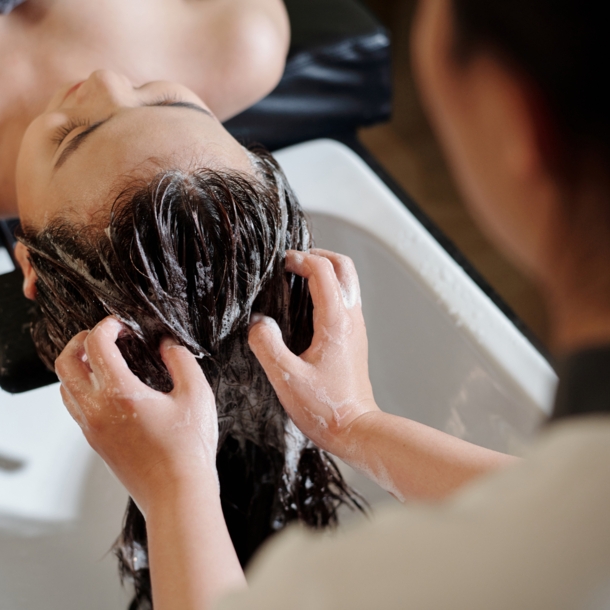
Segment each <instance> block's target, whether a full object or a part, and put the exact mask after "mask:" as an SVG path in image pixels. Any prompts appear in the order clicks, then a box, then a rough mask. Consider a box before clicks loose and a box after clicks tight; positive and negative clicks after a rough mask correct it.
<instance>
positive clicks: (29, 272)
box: [15, 242, 38, 301]
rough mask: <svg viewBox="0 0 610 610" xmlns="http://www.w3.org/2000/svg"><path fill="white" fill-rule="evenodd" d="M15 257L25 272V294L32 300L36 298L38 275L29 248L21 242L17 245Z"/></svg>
mask: <svg viewBox="0 0 610 610" xmlns="http://www.w3.org/2000/svg"><path fill="white" fill-rule="evenodd" d="M15 258H16V259H17V262H18V263H19V266H20V267H21V271H22V272H23V294H24V295H25V296H26V297H27V298H28V299H30V300H32V301H33V300H34V299H35V298H36V281H37V280H38V276H37V275H36V271H34V268H33V267H32V263H30V256H29V253H28V249H27V248H26V247H25V246H24V245H23V244H22V243H20V242H17V244H16V245H15Z"/></svg>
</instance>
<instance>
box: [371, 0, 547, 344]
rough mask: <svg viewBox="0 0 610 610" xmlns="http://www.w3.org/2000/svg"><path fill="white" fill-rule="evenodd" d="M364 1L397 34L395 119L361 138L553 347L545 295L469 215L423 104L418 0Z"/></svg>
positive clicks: (394, 44)
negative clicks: (412, 39)
mask: <svg viewBox="0 0 610 610" xmlns="http://www.w3.org/2000/svg"><path fill="white" fill-rule="evenodd" d="M364 2H365V4H367V5H368V7H369V9H370V10H371V11H372V12H373V13H374V14H375V15H376V17H377V18H378V19H380V20H381V22H382V23H383V24H384V25H385V26H386V27H387V28H388V30H389V32H390V34H391V37H392V48H393V80H394V108H393V114H392V119H391V121H390V122H388V123H385V124H382V125H376V126H374V127H369V128H365V129H362V130H360V132H359V136H360V139H361V140H362V142H363V143H364V144H365V145H366V146H367V148H369V150H370V151H371V152H372V153H373V155H374V156H375V157H376V158H377V159H378V161H379V162H380V163H381V164H382V165H383V166H384V168H385V169H386V171H387V172H388V173H389V174H390V175H391V176H392V177H393V178H394V180H396V181H397V182H398V183H399V184H400V185H401V186H402V187H403V188H404V189H405V190H406V191H407V192H408V193H409V194H410V195H411V196H412V197H413V198H414V199H415V201H417V203H418V204H419V205H420V206H421V207H422V209H423V210H424V211H425V212H426V213H427V214H428V215H429V216H430V217H431V218H432V220H434V222H436V224H437V225H438V226H439V227H440V229H441V230H442V231H443V232H444V233H445V234H446V235H447V236H448V237H449V238H450V239H451V240H452V241H453V242H454V243H455V244H456V245H457V247H458V248H459V249H460V250H461V251H462V253H463V254H464V255H465V256H466V258H467V259H469V260H470V262H471V263H472V264H473V265H474V267H475V268H476V269H477V270H478V271H479V272H480V273H481V274H482V275H483V277H484V278H485V279H486V280H487V281H488V282H489V283H490V284H491V285H492V286H493V288H494V289H495V290H496V291H497V292H498V293H499V294H500V296H502V297H503V298H504V300H505V301H506V302H507V303H508V304H509V305H510V306H511V307H512V308H513V309H514V311H515V312H516V313H517V315H518V316H519V317H520V318H521V319H522V320H523V321H524V322H525V323H526V325H527V326H529V328H530V329H531V330H532V331H533V333H534V334H535V335H536V336H537V337H538V338H539V340H540V341H541V342H542V344H543V345H547V346H548V320H547V315H546V312H545V308H544V305H543V303H542V299H541V297H540V295H539V294H538V293H537V291H536V290H535V289H534V287H533V285H532V283H531V282H530V281H529V280H528V279H527V278H526V277H524V276H523V274H522V273H520V272H519V271H518V270H517V269H516V268H515V267H514V266H513V265H512V264H511V263H510V262H508V261H507V260H506V259H505V258H504V256H503V255H502V254H501V253H499V252H498V251H497V250H496V248H495V247H494V246H493V245H491V243H490V242H489V241H488V240H487V238H485V237H484V236H483V235H482V234H481V232H480V231H479V229H478V228H477V227H476V226H475V224H474V223H473V222H472V220H471V219H470V216H469V215H468V212H467V211H466V209H465V207H464V204H463V202H462V200H461V198H460V196H459V194H458V192H457V190H456V188H455V185H454V183H453V181H452V179H451V176H450V175H449V172H448V171H447V167H446V165H445V163H444V161H443V158H442V155H441V152H440V150H439V147H438V145H437V143H436V140H435V138H434V136H433V134H432V131H431V129H430V126H429V124H428V122H427V120H426V117H425V115H424V112H423V110H422V107H421V104H420V103H419V98H418V95H417V92H416V90H415V85H414V82H413V74H412V70H411V58H410V49H409V33H410V28H411V23H412V19H413V14H414V9H415V0H364Z"/></svg>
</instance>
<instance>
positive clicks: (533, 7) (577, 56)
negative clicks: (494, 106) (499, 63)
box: [451, 0, 610, 172]
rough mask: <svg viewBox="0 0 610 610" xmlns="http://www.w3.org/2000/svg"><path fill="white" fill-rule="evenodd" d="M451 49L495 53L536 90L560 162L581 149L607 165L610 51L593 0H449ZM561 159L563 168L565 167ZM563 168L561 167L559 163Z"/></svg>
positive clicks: (569, 162) (573, 160)
mask: <svg viewBox="0 0 610 610" xmlns="http://www.w3.org/2000/svg"><path fill="white" fill-rule="evenodd" d="M451 4H452V10H453V15H454V24H455V27H454V30H455V36H454V38H455V51H456V56H457V57H458V58H461V59H463V60H464V59H468V58H469V57H471V56H473V55H474V54H476V53H477V52H478V51H481V50H487V51H490V50H491V51H492V52H495V53H497V54H498V55H500V56H501V57H502V58H504V59H506V60H507V61H509V62H510V63H512V64H513V65H514V66H515V67H516V68H517V69H518V70H520V71H521V72H522V73H524V74H526V75H527V76H528V77H529V78H530V80H531V82H532V84H534V85H535V86H536V87H537V88H538V89H539V91H540V93H541V97H542V98H543V101H544V104H545V110H546V111H548V113H549V114H551V115H552V121H553V122H554V123H555V125H556V127H557V128H558V131H559V135H560V137H561V140H562V141H561V142H560V145H561V146H562V148H563V151H564V154H565V155H567V157H568V158H567V159H566V163H565V165H564V168H565V169H568V168H569V166H572V167H574V166H577V165H579V161H580V160H583V154H584V155H585V156H586V157H589V156H590V154H591V153H593V154H594V155H595V157H596V158H597V159H598V160H599V159H601V160H602V162H603V164H604V166H605V171H606V172H607V171H608V169H610V117H609V113H608V108H610V93H608V91H609V89H608V87H607V85H606V82H605V78H604V75H605V74H606V72H607V62H608V58H609V56H610V42H609V39H608V33H607V19H606V16H605V15H606V5H605V3H604V2H600V1H599V0H451ZM566 166H567V167H566ZM564 168H562V169H564Z"/></svg>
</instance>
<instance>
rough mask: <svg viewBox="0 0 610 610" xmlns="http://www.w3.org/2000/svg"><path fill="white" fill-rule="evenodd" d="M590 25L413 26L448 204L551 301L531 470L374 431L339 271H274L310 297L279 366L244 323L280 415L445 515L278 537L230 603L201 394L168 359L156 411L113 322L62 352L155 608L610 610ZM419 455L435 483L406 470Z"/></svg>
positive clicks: (328, 258) (479, 21) (546, 19)
mask: <svg viewBox="0 0 610 610" xmlns="http://www.w3.org/2000/svg"><path fill="white" fill-rule="evenodd" d="M602 7H603V3H600V2H598V1H597V0H595V1H593V0H553V1H551V0H421V1H420V3H419V9H418V15H417V18H416V23H415V30H414V35H413V52H414V59H415V67H416V71H417V74H418V78H419V84H420V87H421V91H422V94H423V97H424V100H425V103H426V106H427V108H428V111H429V113H430V116H431V118H432V121H433V123H434V125H435V127H436V129H437V132H438V135H439V138H440V140H441V142H442V143H443V144H444V147H445V151H446V154H447V157H448V159H449V162H450V164H451V166H452V168H453V172H454V174H455V177H456V179H457V181H458V183H459V185H460V187H461V189H462V192H463V194H464V197H465V198H466V200H467V201H468V203H469V205H470V208H471V210H472V213H473V215H474V216H475V217H476V219H478V221H479V222H480V224H481V225H482V226H483V228H484V229H485V230H486V231H487V233H488V234H489V235H490V236H491V237H492V238H493V239H494V240H495V241H496V242H497V244H498V245H499V246H500V247H501V248H503V250H504V251H505V252H506V254H507V255H508V256H510V257H511V258H513V259H514V260H515V261H516V262H517V263H518V264H519V265H520V266H521V267H522V268H523V269H524V270H525V271H526V272H527V273H528V274H530V275H531V277H532V278H534V280H535V281H536V282H537V283H538V285H539V287H540V289H541V291H542V292H543V293H544V295H545V296H546V298H547V302H548V307H549V312H550V315H551V318H552V326H553V341H554V348H555V350H556V353H557V356H558V358H559V361H560V363H561V371H560V372H561V375H560V377H561V380H560V385H559V390H558V395H557V399H556V406H555V411H554V415H553V417H552V421H551V422H550V423H549V424H548V425H546V426H545V427H544V428H543V430H542V431H541V434H540V437H539V440H538V441H537V443H535V444H534V446H532V447H531V450H530V452H529V455H528V456H527V457H526V459H525V460H523V461H521V462H519V463H512V464H509V463H508V459H505V458H502V459H501V458H499V457H498V458H497V461H496V462H495V463H494V459H495V458H493V456H491V457H489V459H488V460H487V461H486V462H485V460H483V461H484V462H485V465H484V467H482V468H480V465H481V461H480V459H479V458H476V459H473V460H470V456H469V454H468V452H464V451H462V449H460V447H461V446H459V445H455V444H453V442H452V441H451V440H450V437H437V436H435V437H434V438H433V440H432V442H428V441H427V440H426V439H427V437H426V435H427V434H428V433H427V431H426V430H424V429H421V428H418V426H417V425H416V424H414V423H413V422H409V421H408V420H403V419H400V418H397V417H394V416H390V415H387V414H384V413H382V412H381V411H380V410H379V409H378V407H377V405H376V404H375V400H374V397H373V393H372V390H371V386H370V383H369V380H368V367H367V341H366V332H365V328H364V322H363V319H362V313H361V310H360V300H359V292H358V283H357V278H356V275H355V272H354V270H353V266H352V264H351V262H350V261H349V260H347V259H345V258H343V257H340V256H338V255H335V254H332V253H328V252H323V251H312V252H309V253H295V252H290V253H289V254H288V256H287V260H286V267H287V270H288V271H290V272H292V273H296V274H298V275H302V276H304V277H306V278H307V279H308V280H309V285H310V288H311V292H312V298H313V300H314V307H315V311H314V327H315V329H314V330H315V334H314V339H313V343H312V346H311V347H310V348H309V349H308V350H307V351H306V352H305V353H304V354H301V355H300V356H297V355H295V354H292V353H291V352H289V351H288V349H287V348H286V347H285V346H284V344H283V341H282V337H281V334H280V333H279V331H278V328H277V326H276V325H275V323H274V321H273V320H271V319H268V318H265V317H263V316H256V315H255V316H253V318H252V326H251V330H250V345H251V347H252V349H253V351H254V353H255V354H256V356H257V357H258V358H259V360H260V362H261V363H262V365H263V366H264V368H265V370H266V372H267V374H268V376H269V378H270V380H271V381H272V383H273V385H274V387H275V389H276V391H277V393H278V395H279V397H280V400H281V401H282V404H283V405H284V407H285V409H286V410H287V411H288V413H289V414H290V416H291V418H292V419H293V420H294V422H295V423H296V424H297V426H299V428H301V430H302V431H303V432H304V433H305V434H307V435H308V436H309V437H310V438H311V439H312V440H313V441H314V442H315V443H317V444H318V445H319V446H320V447H322V448H324V449H326V450H327V451H329V452H331V453H334V454H335V455H337V456H339V457H341V458H343V459H345V460H346V461H348V462H350V463H352V464H353V465H354V466H356V467H357V468H359V469H360V470H362V471H363V472H366V473H369V474H371V475H372V476H373V478H376V479H377V480H381V479H383V478H384V477H385V480H386V482H387V487H388V488H390V489H392V490H393V491H394V493H395V495H397V496H402V497H405V498H408V497H410V496H411V497H412V496H417V495H418V489H419V488H420V486H421V485H422V484H423V479H426V480H429V479H430V478H431V477H432V478H435V477H437V478H438V480H439V481H441V482H442V481H447V480H450V481H453V485H452V487H451V486H449V487H451V488H448V487H442V485H441V487H442V488H439V489H437V492H438V493H436V494H434V493H432V494H430V495H431V496H433V497H434V496H435V495H436V497H438V498H440V497H445V499H444V500H443V501H442V502H437V503H435V504H427V505H424V504H420V505H413V504H412V505H408V506H406V507H399V508H393V509H387V510H381V511H379V512H378V513H377V514H376V515H375V517H374V518H373V519H372V520H371V521H370V522H367V523H365V524H364V525H359V526H357V527H354V528H353V529H352V530H350V531H347V532H343V533H339V534H337V535H336V536H333V537H327V536H324V537H322V536H319V535H316V534H313V533H310V532H306V531H302V530H299V529H292V530H289V531H288V533H286V534H282V535H279V536H277V538H276V539H275V540H273V541H272V542H271V543H270V544H269V545H268V546H267V547H266V548H265V549H264V550H263V552H262V553H261V554H260V555H259V557H258V558H257V559H256V560H255V562H254V565H253V567H252V569H251V571H250V573H249V579H248V585H249V588H246V585H245V580H244V576H243V573H242V571H241V568H240V567H239V563H238V562H237V559H236V558H235V553H234V551H233V549H232V546H231V543H230V540H229V537H228V535H227V532H226V526H225V525H224V521H223V518H222V511H221V509H220V503H219V501H218V486H217V481H216V475H215V465H214V455H215V451H214V449H215V445H214V443H215V439H216V435H217V429H216V419H215V417H216V416H215V409H214V402H213V396H212V395H211V392H210V389H209V386H208V385H207V383H206V381H205V379H203V376H202V374H201V372H200V369H199V367H198V366H197V364H196V362H195V360H194V359H193V357H192V356H191V355H190V354H189V353H188V352H187V351H186V350H185V349H184V348H181V347H178V346H175V345H173V344H172V343H171V342H167V341H166V342H165V343H164V344H163V345H162V348H161V349H162V354H163V357H164V359H165V361H166V363H167V365H168V368H169V370H170V372H171V374H172V376H173V378H174V382H175V388H174V390H173V392H171V393H170V394H158V393H156V392H153V391H152V390H149V389H148V388H146V387H145V386H143V385H142V384H141V383H140V382H139V381H138V380H137V379H136V378H135V377H134V376H133V375H132V374H131V373H130V371H129V369H128V368H127V366H126V365H125V363H124V361H123V360H122V358H121V356H120V353H119V352H118V349H117V348H116V346H115V344H114V341H115V340H116V337H117V335H118V333H119V332H120V325H119V323H118V322H116V321H115V320H112V319H110V320H108V319H107V320H106V321H104V322H102V323H100V325H98V327H96V329H94V330H93V331H92V332H91V333H89V334H87V333H81V334H80V335H77V337H75V339H74V340H73V341H72V342H71V343H70V344H69V345H68V347H67V348H66V350H65V351H64V353H63V354H62V356H61V357H60V358H59V359H58V361H57V370H58V372H59V374H60V377H61V379H62V393H63V396H64V400H65V402H66V404H67V406H68V408H69V410H70V412H71V413H72V414H73V416H74V417H75V418H76V419H77V421H79V423H80V424H81V426H82V427H83V430H84V432H85V435H86V436H87V438H88V440H89V442H90V443H91V444H92V445H93V447H94V448H95V449H96V450H97V451H98V452H99V453H100V454H101V455H102V456H103V457H104V459H105V460H106V461H107V462H108V463H109V464H110V466H111V467H112V468H113V469H114V470H115V472H116V473H117V475H118V476H119V477H120V479H121V480H122V481H123V483H124V484H125V486H126V487H127V489H128V490H129V492H130V493H131V495H132V496H133V498H134V499H135V501H136V502H137V503H138V504H139V505H140V507H141V508H142V510H143V511H144V513H145V514H146V519H147V529H148V532H149V553H150V567H151V576H152V583H153V597H154V601H155V608H156V610H166V609H168V608H176V609H180V610H187V609H198V610H203V609H207V608H211V607H214V608H217V609H218V610H263V609H264V610H286V609H287V608H290V609H293V610H298V609H300V608H302V609H306V608H307V609H316V610H323V609H329V610H330V609H333V610H336V609H339V608H345V609H350V610H354V609H362V610H365V609H366V610H370V609H372V608H375V609H389V608H392V609H394V608H418V609H419V608H452V609H457V608H464V609H466V608H467V609H469V610H473V609H485V610H488V609H490V608H493V609H499V608H506V609H510V610H515V609H516V608H519V609H521V608H536V609H542V608H549V609H550V608H552V609H554V610H557V609H562V608H608V607H610V519H609V518H608V507H609V506H610V418H609V417H608V411H609V410H610V177H609V176H610V171H609V170H610V120H609V116H608V113H609V110H608V109H609V108H610V99H609V93H608V91H609V89H608V87H607V86H606V82H605V81H606V78H605V76H606V73H607V67H606V66H607V61H608V58H609V46H608V45H609V44H610V43H609V38H608V36H607V32H606V29H607V25H606V23H607V22H606V19H605V18H604V14H603V12H602V10H603V8H605V7H603V8H602ZM406 315H408V312H407V311H405V316H406ZM92 378H93V381H92ZM142 399H144V402H142ZM405 400H408V397H406V398H405ZM184 413H189V418H187V419H188V421H189V422H190V423H189V424H188V425H184V421H186V420H185V419H184ZM120 422H123V424H121V423H120ZM124 422H128V423H124ZM181 422H182V427H179V426H180V423H181ZM438 439H441V441H440V442H438ZM422 447H427V449H426V450H427V451H428V452H429V454H430V456H431V462H430V463H432V464H434V465H435V467H434V468H433V469H432V470H430V469H428V470H427V471H426V470H425V469H424V470H423V471H422V469H421V466H422V463H421V457H422V454H421V453H420V452H419V449H421V448H422ZM447 469H449V470H451V469H454V471H453V473H452V475H451V477H449V478H447V477H446V470H447ZM477 469H478V470H477ZM422 472H425V476H424V477H422V474H421V473H422ZM483 473H485V475H484V476H479V475H483ZM460 481H461V483H460ZM466 482H468V484H463V485H462V483H466ZM187 517H188V518H187ZM193 523H196V524H197V526H196V527H195V528H194V527H193Z"/></svg>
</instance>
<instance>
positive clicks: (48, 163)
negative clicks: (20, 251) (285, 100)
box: [17, 70, 252, 227]
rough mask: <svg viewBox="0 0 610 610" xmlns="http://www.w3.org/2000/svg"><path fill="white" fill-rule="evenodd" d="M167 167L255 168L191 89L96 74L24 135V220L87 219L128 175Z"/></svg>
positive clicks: (65, 92) (20, 179) (66, 92)
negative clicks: (138, 84) (140, 84)
mask: <svg viewBox="0 0 610 610" xmlns="http://www.w3.org/2000/svg"><path fill="white" fill-rule="evenodd" d="M168 165H171V167H172V169H176V168H178V169H184V170H185V171H186V170H189V169H191V168H195V167H210V168H212V169H222V168H228V169H232V170H237V171H243V172H249V173H251V172H252V166H251V164H250V161H249V159H248V156H247V154H246V152H245V150H244V149H243V148H242V147H241V146H240V145H239V144H238V142H237V141H236V140H235V139H234V138H233V137H232V136H231V135H230V134H229V133H228V132H227V131H226V130H225V129H224V127H223V126H222V125H221V124H220V123H219V121H218V120H217V119H216V117H215V116H214V115H213V114H212V113H211V112H210V110H209V108H207V106H206V105H205V104H204V103H203V102H202V101H201V99H199V98H198V97H197V96H196V95H195V94H194V93H193V92H192V91H190V90H189V89H187V88H186V87H183V86H181V85H177V84H174V83H168V82H161V81H159V82H152V83H148V84H146V85H144V86H142V87H133V86H132V84H131V83H130V82H129V81H128V80H127V78H125V77H124V76H121V75H118V74H115V73H113V72H109V71H106V70H100V71H97V72H94V73H93V74H92V75H91V76H90V77H89V78H88V79H87V80H86V81H83V82H81V83H77V84H71V85H66V86H64V87H62V89H61V90H60V91H58V92H57V93H56V94H55V96H54V97H53V99H52V100H51V102H50V103H49V105H48V107H47V109H46V111H45V112H44V114H42V115H41V116H39V117H38V118H37V119H36V120H34V121H33V122H32V124H31V125H30V126H29V127H28V129H27V131H26V133H25V136H24V138H23V143H22V145H21V149H20V152H19V158H18V161H17V197H18V203H19V213H20V217H21V220H22V222H24V223H27V224H29V225H30V226H33V227H40V226H43V225H44V224H45V223H46V222H47V221H48V220H50V219H52V218H54V217H56V216H58V215H62V216H64V217H66V218H70V219H72V220H75V221H79V222H88V221H89V220H91V219H92V218H93V217H94V215H96V214H97V213H99V211H100V210H102V211H106V212H107V211H108V210H109V208H110V206H111V204H112V201H113V194H115V191H116V190H117V188H118V189H120V188H121V187H123V186H125V184H127V183H128V182H129V179H132V178H138V177H145V176H146V175H149V174H150V173H157V172H158V171H159V170H160V169H162V168H164V167H168Z"/></svg>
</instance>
